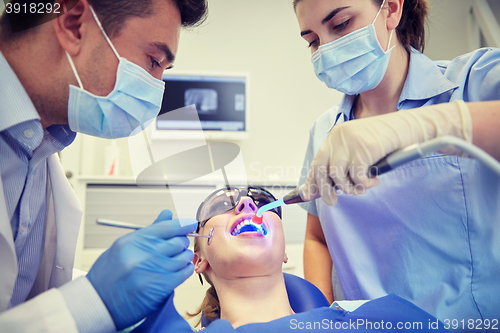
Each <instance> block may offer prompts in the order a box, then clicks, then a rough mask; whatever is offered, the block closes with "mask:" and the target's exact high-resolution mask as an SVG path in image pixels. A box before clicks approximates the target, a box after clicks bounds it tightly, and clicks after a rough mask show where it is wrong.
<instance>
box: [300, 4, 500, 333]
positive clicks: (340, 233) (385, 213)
mask: <svg viewBox="0 0 500 333" xmlns="http://www.w3.org/2000/svg"><path fill="white" fill-rule="evenodd" d="M294 6H295V11H296V14H297V18H298V22H299V26H300V30H301V35H302V37H303V38H304V39H305V40H306V41H307V42H308V43H309V44H310V47H311V51H312V52H313V56H312V60H313V65H314V69H315V72H316V74H317V76H318V78H320V79H321V80H322V81H324V82H325V84H326V85H327V86H328V87H330V88H333V89H337V90H339V91H341V92H344V93H345V96H344V97H343V99H342V101H341V102H340V104H339V105H336V106H334V107H333V108H332V109H330V110H328V111H327V112H325V113H324V114H323V115H322V116H320V118H319V119H318V120H317V121H316V122H315V124H314V125H313V127H312V129H311V134H310V142H309V146H308V150H307V152H306V157H305V161H304V167H305V168H307V169H309V175H308V177H307V178H306V177H305V176H304V177H303V178H302V179H301V183H306V192H307V191H308V190H309V191H312V190H314V189H317V188H319V190H320V192H321V194H322V196H323V199H324V200H315V201H313V202H310V203H306V204H304V205H303V206H304V208H305V209H306V210H307V211H308V213H309V214H308V221H307V231H306V240H305V249H304V267H305V276H306V278H307V279H308V280H310V281H312V282H313V283H315V284H316V285H317V286H318V287H319V288H320V289H321V290H323V292H324V293H325V294H327V296H329V298H330V300H332V299H333V297H335V298H336V299H343V298H345V299H373V298H376V297H380V296H382V295H385V294H388V293H395V294H397V295H399V296H401V297H403V298H405V299H408V300H410V301H412V302H413V303H415V304H416V305H418V306H419V307H421V308H423V309H424V310H426V311H428V312H429V313H431V314H432V315H434V316H436V317H437V318H439V319H440V320H442V321H444V322H445V324H446V320H447V319H448V320H452V319H457V320H459V321H460V320H462V319H464V320H465V321H464V322H465V323H467V321H468V320H471V321H472V320H479V321H482V320H485V319H490V320H494V319H496V320H499V319H500V318H498V317H499V316H498V308H499V306H500V285H499V284H498V276H500V247H499V246H498V245H497V244H498V239H499V237H500V223H499V221H500V179H499V178H498V177H497V176H495V175H494V174H493V173H492V172H491V171H489V170H488V169H487V168H486V167H485V166H483V165H482V164H481V163H480V162H478V161H476V160H474V159H471V158H464V157H459V156H457V155H461V152H459V151H457V150H454V149H451V148H450V149H447V150H445V151H443V152H442V153H445V154H447V155H443V154H438V153H436V154H431V155H429V156H427V157H426V158H423V159H420V160H417V161H415V162H412V163H410V164H408V165H405V166H404V167H401V168H398V169H396V170H394V171H392V172H390V173H388V174H385V175H382V176H380V177H378V179H376V180H371V179H368V178H367V177H366V171H367V167H369V166H370V165H372V164H373V163H375V162H377V161H378V160H379V159H381V158H382V157H384V156H385V155H387V154H389V153H391V152H392V151H394V150H397V149H400V148H403V147H406V146H408V145H410V144H413V143H416V142H423V141H426V140H429V139H432V138H434V137H437V136H441V135H453V136H457V137H459V138H462V139H464V140H467V141H472V142H473V143H474V144H476V145H478V146H479V147H481V148H483V149H484V150H486V151H487V152H489V153H490V154H491V155H493V156H494V157H496V158H497V159H500V151H499V147H498V144H496V143H497V142H498V141H499V134H498V130H497V129H498V128H499V127H500V103H499V102H498V101H495V100H498V99H499V98H500V50H498V49H492V48H485V49H480V50H477V51H474V52H472V53H470V54H466V55H463V56H460V57H458V58H456V59H454V60H452V61H441V62H435V61H432V60H430V59H429V58H427V57H426V56H424V55H423V54H422V53H421V51H422V50H423V47H424V21H425V17H426V14H427V3H426V1H424V0H407V1H404V0H385V1H382V0H357V1H347V0H314V1H313V0H295V1H294ZM476 102H479V103H476ZM407 109H413V110H407ZM397 110H404V111H399V112H393V111H397ZM494 131H495V132H496V133H494ZM379 183H380V185H378V186H377V187H375V188H373V189H371V190H369V191H367V192H366V193H365V194H364V195H362V196H348V195H346V194H343V193H349V194H356V192H357V193H358V194H359V193H362V192H365V191H364V190H365V189H366V188H368V187H372V186H375V185H377V184H379ZM332 184H335V185H336V186H338V187H340V189H341V190H342V191H335V190H333V187H332ZM306 194H307V193H306ZM330 205H335V206H334V207H332V206H330ZM330 257H331V259H330ZM325 263H327V264H326V265H325ZM332 263H333V266H334V271H335V269H336V272H337V274H333V276H334V277H336V276H337V275H338V280H337V279H336V278H334V279H333V280H334V284H333V287H332V282H331V281H332V278H331V274H332V273H331V272H332V270H331V268H332V266H331V264H332ZM479 321H478V323H479ZM480 326H481V327H480V328H484V326H483V325H480ZM458 328H459V329H461V330H466V329H467V325H462V326H460V327H458Z"/></svg>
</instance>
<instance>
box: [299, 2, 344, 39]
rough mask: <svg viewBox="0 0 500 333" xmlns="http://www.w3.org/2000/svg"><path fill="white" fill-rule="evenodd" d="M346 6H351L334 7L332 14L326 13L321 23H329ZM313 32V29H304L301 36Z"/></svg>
mask: <svg viewBox="0 0 500 333" xmlns="http://www.w3.org/2000/svg"><path fill="white" fill-rule="evenodd" d="M346 8H349V6H346V7H339V8H337V9H334V10H332V11H331V12H330V14H328V15H326V16H325V18H324V19H323V21H321V24H326V23H328V22H329V21H330V20H331V19H332V18H333V17H334V16H335V15H337V14H338V13H340V12H341V11H342V10H344V9H346ZM310 33H312V30H304V31H301V32H300V37H303V36H305V35H308V34H310Z"/></svg>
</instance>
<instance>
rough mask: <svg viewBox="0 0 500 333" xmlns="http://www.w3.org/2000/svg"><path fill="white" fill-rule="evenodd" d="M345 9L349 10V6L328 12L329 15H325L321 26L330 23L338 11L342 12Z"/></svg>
mask: <svg viewBox="0 0 500 333" xmlns="http://www.w3.org/2000/svg"><path fill="white" fill-rule="evenodd" d="M346 8H349V6H346V7H339V8H337V9H334V10H332V11H331V12H330V14H328V15H326V16H325V18H324V19H323V21H321V24H325V23H328V21H330V20H331V19H332V18H333V17H334V16H335V15H337V14H338V13H339V12H340V11H342V10H344V9H346Z"/></svg>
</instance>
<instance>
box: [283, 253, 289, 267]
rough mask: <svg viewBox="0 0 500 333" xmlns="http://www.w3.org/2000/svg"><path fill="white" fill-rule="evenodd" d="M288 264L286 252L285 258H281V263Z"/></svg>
mask: <svg viewBox="0 0 500 333" xmlns="http://www.w3.org/2000/svg"><path fill="white" fill-rule="evenodd" d="M287 262H288V256H287V255H286V252H285V256H284V257H283V263H285V264H286V263H287Z"/></svg>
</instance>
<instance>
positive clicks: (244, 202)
mask: <svg viewBox="0 0 500 333" xmlns="http://www.w3.org/2000/svg"><path fill="white" fill-rule="evenodd" d="M258 209H259V208H258V207H257V206H256V205H255V203H254V202H253V200H252V198H250V197H242V198H241V200H240V202H239V203H238V206H236V210H235V211H236V214H240V213H257V210H258Z"/></svg>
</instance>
